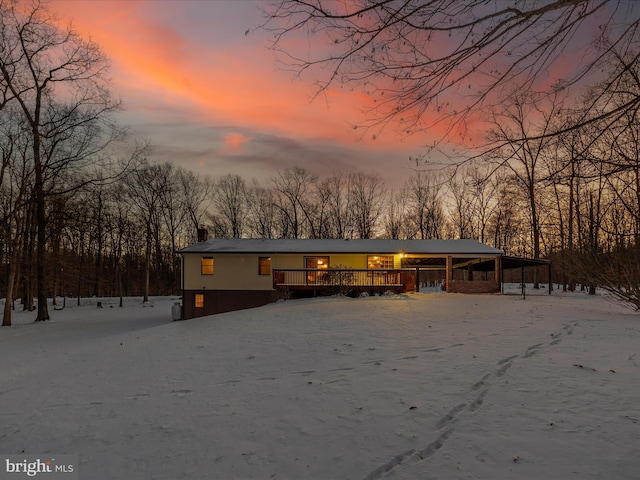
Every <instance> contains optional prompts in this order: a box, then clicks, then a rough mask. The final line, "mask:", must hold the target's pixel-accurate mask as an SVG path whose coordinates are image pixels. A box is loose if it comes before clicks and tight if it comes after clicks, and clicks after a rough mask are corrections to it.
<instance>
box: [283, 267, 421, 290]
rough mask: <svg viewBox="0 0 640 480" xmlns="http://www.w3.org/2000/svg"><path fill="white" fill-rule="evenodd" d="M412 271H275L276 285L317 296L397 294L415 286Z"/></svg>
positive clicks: (303, 269) (307, 269) (305, 269)
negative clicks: (390, 292)
mask: <svg viewBox="0 0 640 480" xmlns="http://www.w3.org/2000/svg"><path fill="white" fill-rule="evenodd" d="M413 273H414V271H411V270H378V269H376V270H371V269H364V270H356V269H353V270H351V269H309V268H301V269H288V270H281V269H279V270H273V288H274V289H276V290H284V289H286V290H289V291H290V292H296V291H297V292H304V291H307V292H311V293H313V294H317V295H331V294H336V293H342V294H345V295H349V294H357V293H361V292H369V293H384V292H386V291H392V292H396V293H400V292H406V291H412V290H413V289H414V283H415V280H414V278H415V277H414V275H413Z"/></svg>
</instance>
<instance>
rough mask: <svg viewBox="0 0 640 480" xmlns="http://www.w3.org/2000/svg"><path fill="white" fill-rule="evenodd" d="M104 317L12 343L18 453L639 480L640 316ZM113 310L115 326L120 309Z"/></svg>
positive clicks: (297, 304) (291, 471) (423, 307)
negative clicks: (183, 319)
mask: <svg viewBox="0 0 640 480" xmlns="http://www.w3.org/2000/svg"><path fill="white" fill-rule="evenodd" d="M102 301H103V306H104V308H102V309H98V308H96V306H95V304H96V303H95V302H96V300H95V299H88V300H86V301H84V305H83V306H81V307H77V306H75V307H72V306H70V305H69V304H70V303H73V302H72V301H68V302H67V305H68V306H67V308H66V309H64V310H62V311H53V310H52V311H51V315H52V321H50V322H48V323H46V324H32V323H30V322H31V320H32V319H33V316H34V314H33V313H29V314H23V313H21V312H19V313H16V314H15V316H14V321H15V322H14V323H15V326H13V327H10V328H1V329H0V362H1V365H2V371H1V373H0V401H1V404H2V406H1V408H0V425H1V428H0V453H4V454H13V453H22V452H24V453H25V454H47V453H58V454H79V456H80V475H79V478H81V479H83V480H84V479H86V480H102V479H119V480H120V479H163V480H164V479H166V480H169V479H171V480H176V479H225V480H226V479H287V480H288V479H292V480H293V479H295V480H298V479H322V480H325V479H326V480H334V479H335V480H343V479H357V480H364V479H383V478H385V479H386V478H389V479H412V480H413V479H426V480H429V479H434V480H435V479H439V480H455V479H484V480H486V479H490V480H500V479H519V480H522V479H531V480H540V479H545V480H549V479H558V480H561V479H562V480H565V479H580V480H583V479H607V480H610V479H637V478H639V475H640V474H639V472H640V455H639V449H640V341H639V339H640V316H639V315H638V314H637V313H635V312H633V311H631V310H629V309H627V308H625V307H623V306H621V305H620V304H617V303H614V302H613V301H610V300H607V298H605V297H602V296H596V297H590V296H588V295H585V294H581V293H576V294H571V295H568V294H567V295H564V294H560V293H554V295H552V296H548V295H541V296H527V298H526V299H525V300H523V299H522V298H521V297H519V296H517V295H512V296H508V295H503V296H501V295H455V294H443V293H420V294H407V295H399V296H381V297H368V298H357V299H351V298H340V297H331V298H318V299H308V300H291V301H286V302H278V303H276V304H272V305H268V306H265V307H261V308H256V309H251V310H244V311H239V312H232V313H227V314H221V315H217V316H212V317H205V318H200V319H194V320H189V321H185V322H172V321H171V305H172V304H173V302H174V301H175V298H156V299H154V300H153V302H152V305H153V306H151V305H147V306H143V305H142V304H141V301H140V299H128V301H127V304H126V305H125V307H124V308H118V307H117V300H114V299H102ZM111 305H113V307H111Z"/></svg>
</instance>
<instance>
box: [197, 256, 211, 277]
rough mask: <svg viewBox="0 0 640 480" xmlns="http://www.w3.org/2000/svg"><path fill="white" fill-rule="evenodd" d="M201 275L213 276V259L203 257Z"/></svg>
mask: <svg viewBox="0 0 640 480" xmlns="http://www.w3.org/2000/svg"><path fill="white" fill-rule="evenodd" d="M200 274H201V275H213V258H212V257H202V259H201V260H200Z"/></svg>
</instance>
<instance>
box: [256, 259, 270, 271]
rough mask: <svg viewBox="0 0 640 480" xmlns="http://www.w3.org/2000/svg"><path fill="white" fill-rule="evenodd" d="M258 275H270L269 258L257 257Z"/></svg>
mask: <svg viewBox="0 0 640 480" xmlns="http://www.w3.org/2000/svg"><path fill="white" fill-rule="evenodd" d="M258 275H271V257H258Z"/></svg>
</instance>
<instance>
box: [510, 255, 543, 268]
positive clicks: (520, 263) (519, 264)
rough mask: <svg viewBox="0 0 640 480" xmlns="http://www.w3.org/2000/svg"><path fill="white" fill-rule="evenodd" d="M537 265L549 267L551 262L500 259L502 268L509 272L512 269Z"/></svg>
mask: <svg viewBox="0 0 640 480" xmlns="http://www.w3.org/2000/svg"><path fill="white" fill-rule="evenodd" d="M539 265H551V260H546V259H542V258H524V257H510V256H504V257H502V268H503V269H504V270H510V269H512V268H522V267H537V266H539Z"/></svg>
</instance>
